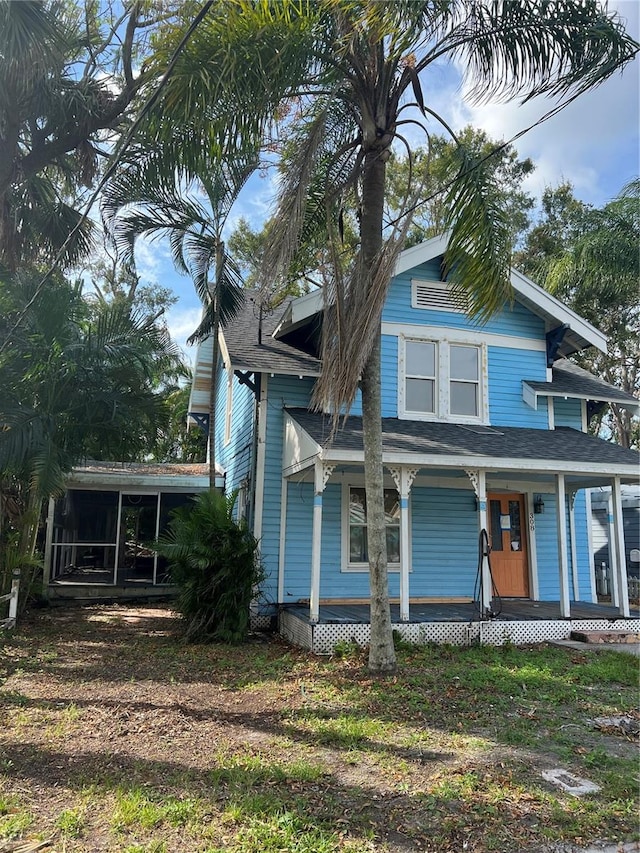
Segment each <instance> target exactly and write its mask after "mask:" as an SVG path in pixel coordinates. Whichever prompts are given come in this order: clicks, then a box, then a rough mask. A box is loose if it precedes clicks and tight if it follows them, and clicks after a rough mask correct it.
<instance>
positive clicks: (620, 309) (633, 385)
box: [545, 178, 640, 447]
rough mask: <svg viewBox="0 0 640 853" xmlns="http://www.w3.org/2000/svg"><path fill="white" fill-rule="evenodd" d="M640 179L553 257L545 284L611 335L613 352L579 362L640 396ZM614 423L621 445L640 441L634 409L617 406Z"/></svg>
mask: <svg viewBox="0 0 640 853" xmlns="http://www.w3.org/2000/svg"><path fill="white" fill-rule="evenodd" d="M639 245H640V179H638V178H636V179H635V180H633V181H630V182H629V183H628V184H627V185H626V186H625V187H623V189H622V191H621V192H620V194H619V195H618V196H617V198H615V199H613V201H610V202H609V203H608V204H606V205H605V206H604V207H603V208H602V210H595V211H592V212H591V213H590V214H589V216H588V217H587V220H586V225H585V230H584V231H583V233H582V234H581V235H580V236H579V237H578V238H577V239H576V240H575V242H574V243H573V245H572V246H571V247H570V248H569V249H568V250H567V251H566V252H565V253H564V255H563V256H562V257H560V258H557V259H554V260H552V261H551V263H550V266H549V272H548V275H547V279H546V282H545V285H546V287H547V288H548V289H549V290H550V291H551V292H552V293H553V294H555V295H556V296H558V297H559V298H560V299H562V300H563V301H565V302H566V303H567V304H568V305H571V307H572V308H574V310H575V311H577V312H578V314H580V315H581V316H582V317H586V318H587V319H588V320H590V321H591V322H592V323H594V325H596V326H597V327H598V328H600V329H602V331H603V332H604V333H605V334H606V335H607V338H608V342H609V351H608V352H607V353H606V354H604V353H596V354H592V353H584V354H583V355H582V356H581V357H580V359H579V360H580V363H581V364H584V366H585V367H587V368H589V369H590V370H591V372H593V373H595V374H596V375H598V376H602V378H603V379H605V380H606V381H607V382H610V383H611V384H615V385H617V386H618V387H621V388H623V389H624V390H625V391H627V393H629V394H635V395H637V393H638V390H639V389H640V342H639V341H640V338H639V335H640V312H639V310H638V279H639V277H640V259H639V257H638V246H639ZM611 416H612V417H611V420H612V423H611V426H612V433H613V436H614V438H615V440H616V441H617V442H618V443H619V444H621V445H622V446H623V447H630V446H631V445H632V443H633V442H634V440H635V442H637V441H638V426H637V423H636V425H635V432H636V435H635V436H634V423H633V420H632V416H631V413H630V412H629V411H628V410H626V409H622V408H620V407H619V406H616V405H615V404H613V405H612V406H611Z"/></svg>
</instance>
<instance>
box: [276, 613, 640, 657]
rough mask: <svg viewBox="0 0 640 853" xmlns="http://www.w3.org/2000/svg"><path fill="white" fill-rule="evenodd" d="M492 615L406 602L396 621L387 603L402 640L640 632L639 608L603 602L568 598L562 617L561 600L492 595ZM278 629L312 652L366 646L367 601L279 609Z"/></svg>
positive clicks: (455, 641) (513, 639) (519, 639)
mask: <svg viewBox="0 0 640 853" xmlns="http://www.w3.org/2000/svg"><path fill="white" fill-rule="evenodd" d="M492 612H493V613H494V614H495V616H494V617H493V618H491V619H485V618H481V614H480V612H479V609H478V603H477V602H475V601H450V602H446V601H437V602H419V601H418V602H410V604H409V619H408V620H403V619H401V613H400V603H399V602H392V603H391V622H392V625H393V629H394V631H397V632H398V635H399V636H400V637H402V638H403V640H405V641H406V642H410V643H416V644H423V643H450V644H451V645H468V644H470V643H474V642H475V643H487V644H490V645H503V644H504V643H506V642H510V643H514V644H516V645H518V644H525V643H537V642H543V641H547V640H562V639H567V638H568V637H569V636H570V634H571V632H572V631H615V632H626V633H629V632H633V633H636V634H638V632H639V631H640V609H639V608H638V607H637V606H634V607H632V608H630V614H629V617H628V618H625V617H623V616H621V615H620V613H619V609H618V608H616V607H614V606H611V605H607V604H594V603H591V602H573V603H572V604H571V613H570V616H569V617H568V618H564V617H563V616H562V612H561V602H560V601H531V600H526V599H494V600H493V601H492ZM278 625H279V631H280V633H281V634H282V635H283V636H284V637H285V638H287V639H288V640H290V641H291V642H293V643H295V644H296V645H299V646H302V647H303V648H307V649H309V650H310V651H313V652H315V653H316V654H330V653H331V652H332V651H333V649H334V648H335V646H336V644H337V643H340V642H347V643H348V642H356V643H358V644H359V645H363V646H364V645H367V644H368V642H369V633H370V614H369V605H368V604H366V603H350V604H344V603H340V604H338V603H321V604H320V607H319V613H318V620H317V622H313V621H312V620H311V618H310V612H309V607H308V605H307V604H306V603H300V604H294V605H287V606H284V607H282V608H281V611H280V614H279V618H278Z"/></svg>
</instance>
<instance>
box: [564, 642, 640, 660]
mask: <svg viewBox="0 0 640 853" xmlns="http://www.w3.org/2000/svg"><path fill="white" fill-rule="evenodd" d="M548 642H549V643H550V644H551V645H552V646H564V648H568V649H579V650H580V651H583V652H586V651H591V652H623V654H626V655H635V657H640V643H581V642H579V641H578V640H549V641H548Z"/></svg>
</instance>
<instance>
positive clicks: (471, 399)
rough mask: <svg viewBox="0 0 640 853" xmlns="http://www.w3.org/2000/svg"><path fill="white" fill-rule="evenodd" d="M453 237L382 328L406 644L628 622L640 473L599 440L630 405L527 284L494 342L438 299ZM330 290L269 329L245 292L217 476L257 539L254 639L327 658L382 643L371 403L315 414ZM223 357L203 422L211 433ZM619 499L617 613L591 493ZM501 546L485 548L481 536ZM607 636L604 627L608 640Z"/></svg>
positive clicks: (414, 272)
mask: <svg viewBox="0 0 640 853" xmlns="http://www.w3.org/2000/svg"><path fill="white" fill-rule="evenodd" d="M445 248H446V243H445V239H444V238H434V239H433V240H430V241H428V242H426V243H423V244H421V245H419V246H415V247H413V248H411V249H408V250H406V251H405V252H403V253H402V255H401V256H400V258H399V260H398V263H397V267H396V272H395V276H394V278H393V280H392V282H391V286H390V289H389V293H388V297H387V300H386V304H385V307H384V311H383V314H382V359H383V369H382V374H383V375H382V414H383V422H382V429H383V461H384V465H385V482H384V489H385V493H384V494H385V506H386V514H387V545H388V558H389V577H390V582H389V583H390V590H389V592H390V598H391V602H392V617H393V621H394V624H395V627H397V629H398V630H399V631H400V632H401V633H402V634H403V635H404V636H405V637H406V638H407V639H409V640H412V641H421V640H422V641H430V640H444V641H448V642H468V641H470V640H473V639H481V640H483V641H486V642H503V641H504V639H505V638H507V637H508V638H510V639H511V640H512V641H513V642H530V641H535V640H541V639H550V638H554V637H564V636H568V634H569V632H570V631H571V629H572V628H576V627H580V628H582V629H585V628H593V627H602V626H603V625H605V624H606V625H608V624H609V622H610V620H612V619H615V620H616V626H617V627H618V628H625V629H629V628H633V627H634V626H635V628H636V630H637V624H638V623H637V622H636V621H635V619H633V618H632V617H633V616H636V617H637V613H634V612H633V611H630V606H629V597H628V588H627V579H626V566H625V560H624V533H623V524H622V514H621V502H620V487H621V484H622V483H628V482H634V481H637V478H638V462H639V457H638V454H637V453H636V452H635V451H631V450H626V449H623V448H622V447H619V446H617V445H614V444H611V443H610V442H607V441H603V440H601V439H599V438H596V437H594V436H592V435H589V434H588V432H587V427H588V422H589V418H590V415H591V414H592V413H593V411H594V410H595V409H597V408H598V407H601V406H603V405H606V404H607V403H617V404H618V405H621V406H625V407H628V408H630V409H632V410H633V411H636V412H637V411H638V401H637V400H636V399H635V398H633V397H632V396H630V395H628V394H626V393H624V392H622V391H620V390H619V389H616V388H614V387H612V386H611V385H608V384H606V383H604V382H603V381H601V380H600V379H599V378H597V377H595V376H592V375H591V374H589V373H587V372H585V371H584V370H581V369H580V368H578V367H576V366H575V365H574V364H572V363H571V362H570V361H569V360H568V357H569V356H571V355H572V354H574V353H576V352H578V351H580V350H582V349H585V348H587V347H597V348H598V349H600V350H603V351H604V350H606V340H605V338H604V336H603V335H602V333H601V332H599V331H598V330H597V329H595V328H594V327H593V326H591V325H590V324H589V323H587V322H586V321H585V320H583V319H582V318H580V317H579V316H577V315H576V314H575V313H574V312H573V311H571V310H570V309H568V308H567V307H565V306H564V305H562V304H561V303H560V302H559V301H558V300H557V299H555V298H554V297H553V296H551V295H550V294H548V293H547V292H546V291H544V290H543V289H542V288H540V287H538V286H537V285H536V284H534V283H533V282H532V281H530V280H529V279H527V278H526V277H524V276H522V275H521V274H519V273H518V272H515V271H514V272H513V273H512V285H513V292H514V298H513V301H512V303H510V304H507V305H505V306H504V308H503V309H502V311H500V312H499V313H497V314H496V315H495V316H493V318H492V319H491V320H490V321H489V322H487V323H486V324H483V325H480V324H478V323H477V322H475V321H474V320H473V319H472V318H470V317H469V316H468V315H467V314H466V313H465V306H464V305H463V304H461V303H460V301H459V300H458V299H456V298H454V296H453V294H452V293H451V291H450V290H449V287H448V285H447V283H446V282H445V281H442V276H441V269H442V255H443V252H444V250H445ZM323 311H324V304H323V295H322V292H320V291H316V292H313V293H309V294H307V295H306V296H302V297H300V298H297V299H293V300H289V301H287V302H285V303H284V304H283V305H281V306H280V307H279V308H278V309H276V310H275V311H273V312H271V313H267V312H266V311H264V309H262V308H261V307H260V304H259V301H258V298H257V296H255V295H253V294H251V293H250V292H247V298H246V301H245V305H244V308H243V310H242V311H241V313H240V314H239V315H238V317H237V318H236V319H235V320H234V321H233V322H232V323H231V324H230V325H229V326H228V327H227V328H226V329H224V331H223V332H221V334H220V347H221V358H220V363H219V369H218V372H217V376H216V378H215V381H216V385H217V395H216V401H217V402H216V412H215V423H216V448H217V449H216V453H217V460H216V461H217V464H218V465H219V466H221V467H222V469H223V470H224V471H225V475H226V489H227V490H228V491H230V490H232V489H237V490H238V505H237V506H238V513H239V514H240V515H243V516H245V517H247V518H248V521H249V523H250V525H251V528H252V530H253V532H254V534H255V536H256V537H257V538H258V539H259V540H260V543H261V545H260V550H261V555H262V560H263V563H264V567H265V569H266V573H267V580H266V582H265V584H264V588H263V590H262V592H261V595H260V598H259V601H257V602H256V618H257V620H258V622H260V620H262V621H264V620H266V619H275V617H276V616H277V617H278V625H279V629H280V630H281V631H282V632H283V633H284V634H285V635H286V636H288V637H289V638H290V639H292V640H293V641H295V642H297V643H300V644H302V645H305V646H307V647H309V648H312V649H314V650H315V651H320V652H325V651H330V649H331V648H332V646H333V645H334V644H335V642H336V641H337V640H339V639H347V640H348V639H355V640H357V641H358V642H362V643H366V641H367V638H368V630H369V626H368V606H367V603H368V595H369V578H368V564H367V535H366V527H367V509H366V497H365V491H364V473H363V445H362V422H361V418H360V409H359V401H358V400H356V403H355V404H354V406H353V408H352V410H351V412H350V414H349V417H348V418H347V419H346V421H345V422H344V423H343V424H342V426H341V428H340V429H339V430H338V431H337V433H335V434H333V432H332V421H331V418H330V417H329V416H325V415H322V414H320V413H315V412H312V411H310V409H309V401H310V398H311V393H312V390H313V386H314V382H315V380H316V378H317V377H318V375H319V374H320V371H321V362H320V361H319V358H318V341H319V330H320V328H321V324H322V318H323ZM211 350H212V348H211V342H206V343H205V344H203V345H202V346H201V347H200V350H199V353H198V359H197V365H196V373H195V379H194V385H193V391H192V396H191V405H190V410H191V413H192V415H193V416H194V417H195V418H196V419H197V420H199V421H200V422H201V423H202V422H203V420H206V415H207V412H208V401H209V387H210V382H211ZM601 485H606V486H610V487H611V493H612V505H611V509H610V513H609V520H610V525H611V532H612V542H613V543H614V546H615V547H614V548H613V549H612V550H613V552H614V553H613V554H612V565H613V567H614V571H613V584H612V590H611V599H610V601H607V602H603V601H598V597H597V592H596V585H595V577H594V566H593V559H592V551H593V549H592V543H591V541H590V525H589V518H590V508H589V505H588V502H589V493H588V491H587V490H588V489H589V488H591V487H594V486H601ZM483 531H486V536H485V534H484V533H483ZM602 620H605V621H604V622H603V621H602Z"/></svg>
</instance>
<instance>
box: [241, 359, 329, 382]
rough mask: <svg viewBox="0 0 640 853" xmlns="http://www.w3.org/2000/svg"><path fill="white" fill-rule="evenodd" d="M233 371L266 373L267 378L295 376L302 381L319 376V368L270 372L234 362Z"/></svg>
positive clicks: (266, 369) (284, 369)
mask: <svg viewBox="0 0 640 853" xmlns="http://www.w3.org/2000/svg"><path fill="white" fill-rule="evenodd" d="M233 369H234V370H243V371H245V372H247V373H266V374H268V375H269V376H297V377H298V378H299V379H304V378H306V377H312V378H317V377H318V376H320V368H318V369H317V370H311V369H310V368H306V367H305V368H302V369H298V370H294V369H293V368H291V369H289V368H278V369H277V370H270V369H269V368H265V367H256V366H255V364H253V365H250V364H246V363H244V362H241V361H239V362H236V363H235V364H234V365H233Z"/></svg>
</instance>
